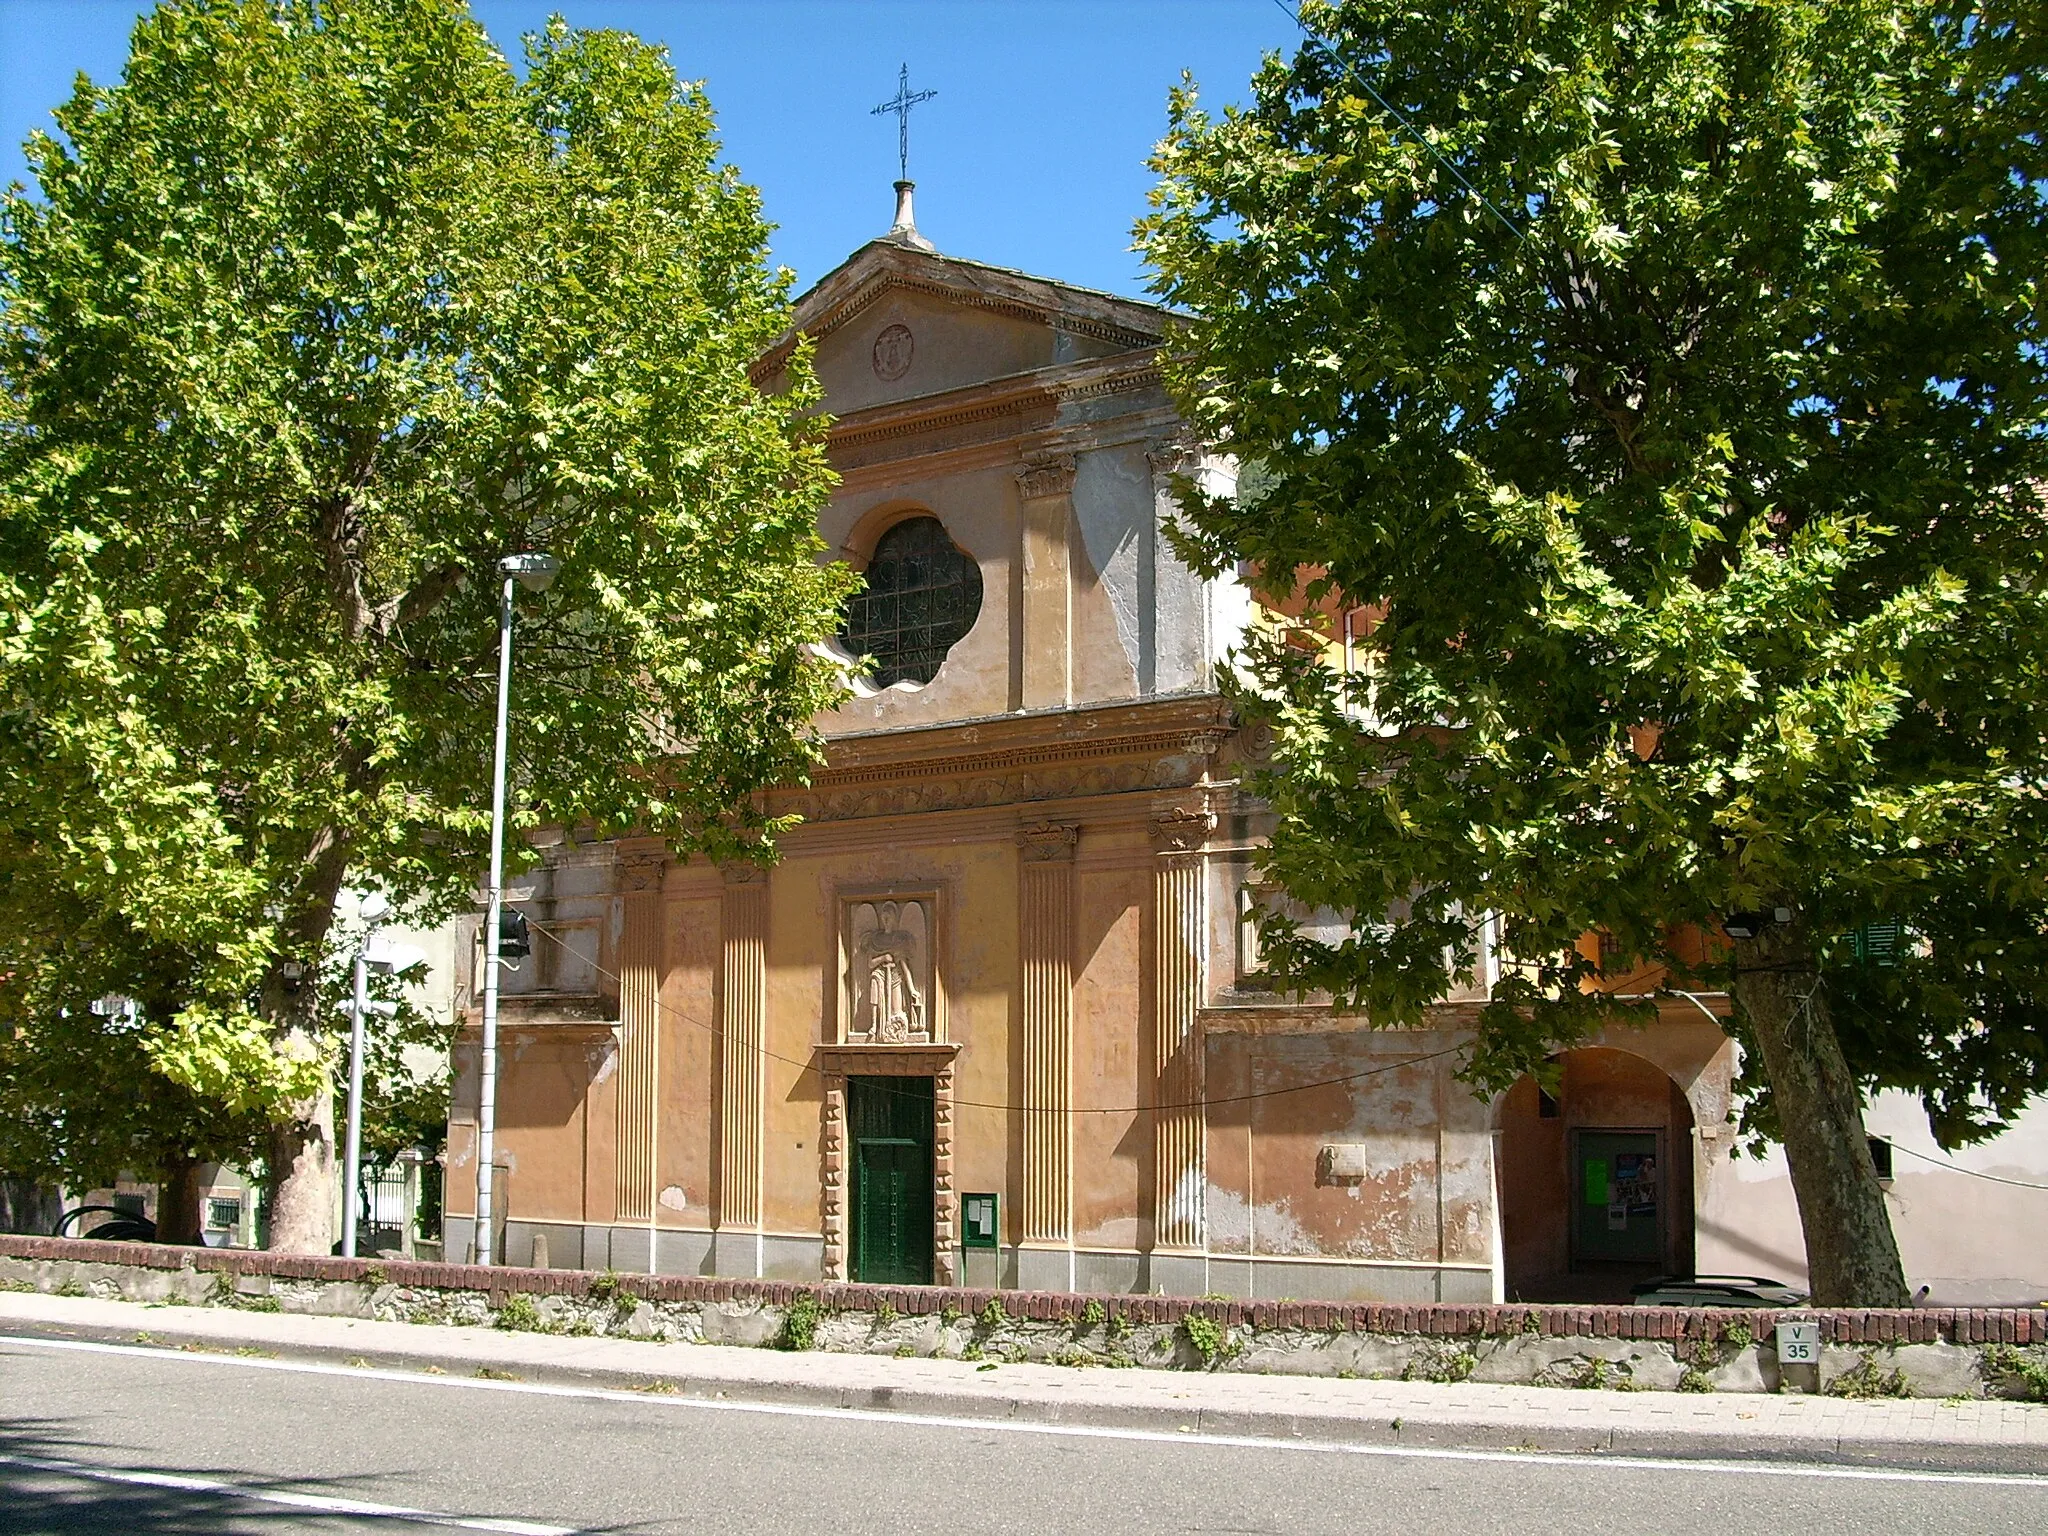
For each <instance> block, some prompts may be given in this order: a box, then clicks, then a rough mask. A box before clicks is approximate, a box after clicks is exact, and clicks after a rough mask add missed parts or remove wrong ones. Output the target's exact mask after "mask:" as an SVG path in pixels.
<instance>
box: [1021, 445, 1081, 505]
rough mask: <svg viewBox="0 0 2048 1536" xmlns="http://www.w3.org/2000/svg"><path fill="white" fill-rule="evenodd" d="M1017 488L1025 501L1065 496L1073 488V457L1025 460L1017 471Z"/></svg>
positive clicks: (1055, 456)
mask: <svg viewBox="0 0 2048 1536" xmlns="http://www.w3.org/2000/svg"><path fill="white" fill-rule="evenodd" d="M1017 488H1018V489H1019V490H1020V491H1022V492H1023V493H1024V499H1025V500H1026V501H1038V500H1040V499H1042V498H1044V497H1047V496H1064V495H1066V494H1067V493H1068V492H1069V491H1071V490H1073V488H1074V456H1073V455H1072V454H1071V453H1060V454H1048V455H1044V456H1042V457H1038V458H1031V459H1026V460H1025V461H1024V467H1023V468H1022V469H1020V470H1018V471H1017Z"/></svg>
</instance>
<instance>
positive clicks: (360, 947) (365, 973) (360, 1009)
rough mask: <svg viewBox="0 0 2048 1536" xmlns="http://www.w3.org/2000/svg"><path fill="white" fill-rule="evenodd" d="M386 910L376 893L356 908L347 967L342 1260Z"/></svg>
mask: <svg viewBox="0 0 2048 1536" xmlns="http://www.w3.org/2000/svg"><path fill="white" fill-rule="evenodd" d="M388 910H390V903H389V902H387V901H386V900H385V899H384V897H383V895H382V894H380V893H379V892H376V891H372V892H371V893H370V894H369V895H367V896H365V897H364V898H363V899H362V901H361V902H360V903H358V904H357V908H356V911H357V913H358V914H359V915H360V916H361V917H362V919H363V924H364V927H363V937H362V942H360V943H359V944H357V945H356V958H355V964H354V965H353V966H352V967H350V969H351V970H352V972H353V973H354V975H353V980H354V983H355V985H354V988H353V990H352V991H351V992H350V994H349V1005H348V1145H347V1149H346V1151H345V1152H344V1153H343V1155H342V1175H341V1256H342V1257H343V1258H345V1259H352V1258H354V1257H355V1256H356V1206H357V1204H358V1200H359V1196H360V1193H361V1186H362V1182H363V1025H364V1019H365V1016H366V1015H367V1014H369V1013H370V1012H371V1010H372V1009H373V1008H376V1007H377V1006H378V1005H377V1004H374V1003H372V1002H371V1001H370V971H371V968H372V967H375V968H376V969H377V970H380V971H388V970H390V969H391V966H390V965H389V964H388V963H387V962H384V961H378V960H372V959H371V958H370V943H371V941H372V940H373V939H374V938H375V937H376V935H377V924H378V922H379V921H381V920H382V918H383V916H384V914H385V912H387V911H388ZM385 1006H386V1007H387V1008H388V1007H389V1005H385ZM389 1011H390V1012H393V1013H395V1012H397V1009H395V1008H389Z"/></svg>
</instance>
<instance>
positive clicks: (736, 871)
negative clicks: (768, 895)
mask: <svg viewBox="0 0 2048 1536" xmlns="http://www.w3.org/2000/svg"><path fill="white" fill-rule="evenodd" d="M718 873H719V877H720V878H721V879H723V880H724V881H725V883H726V884H727V885H766V884H767V883H768V871H767V870H766V869H765V868H764V867H763V866H761V865H759V864H721V865H719V866H718Z"/></svg>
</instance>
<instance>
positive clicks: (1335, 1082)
mask: <svg viewBox="0 0 2048 1536" xmlns="http://www.w3.org/2000/svg"><path fill="white" fill-rule="evenodd" d="M528 931H529V932H533V933H540V934H545V935H546V936H547V937H548V938H549V939H550V940H552V941H553V942H554V943H556V944H557V945H560V946H561V948H562V950H563V951H564V953H567V954H571V955H576V951H574V950H573V949H570V948H569V944H568V941H567V940H566V939H563V938H561V937H560V936H559V935H557V934H553V933H549V932H548V930H547V928H546V927H545V926H544V925H542V924H540V923H531V924H529V928H528ZM576 958H577V959H579V960H581V959H584V957H583V956H581V955H576ZM588 963H589V965H590V968H591V969H592V970H593V971H595V972H596V973H597V974H598V975H600V976H602V977H604V978H605V979H606V980H608V981H611V982H614V983H617V984H618V985H620V986H622V987H623V985H624V982H623V981H622V980H621V978H620V977H619V975H618V973H617V972H615V971H608V970H606V969H605V968H604V967H603V966H601V965H599V964H597V963H596V962H595V961H590V962H588ZM654 1006H655V1009H656V1010H657V1011H658V1012H660V1013H664V1014H667V1015H669V1016H670V1017H672V1018H677V1019H681V1020H682V1021H683V1022H684V1023H685V1024H688V1025H689V1026H691V1027H692V1028H693V1029H701V1030H703V1031H704V1032H705V1033H706V1034H707V1035H721V1036H722V1035H723V1034H724V1031H723V1030H721V1029H718V1028H717V1027H716V1026H714V1025H710V1024H706V1023H705V1022H704V1021H703V1020H702V1019H698V1018H693V1017H692V1016H691V1015H690V1014H688V1013H687V1012H685V1011H684V1010H682V1009H680V1008H672V1007H670V1006H669V1005H668V1004H667V1003H664V1002H663V1001H662V1000H661V997H660V995H659V993H658V992H657V994H656V996H655V999H654ZM883 1049H886V1047H883ZM1463 1049H1464V1047H1463V1046H1462V1045H1447V1046H1445V1047H1444V1048H1443V1049H1441V1050H1436V1051H1427V1052H1425V1053H1424V1054H1422V1055H1420V1056H1409V1057H1405V1058H1404V1059H1402V1060H1400V1061H1390V1062H1388V1063H1386V1064H1385V1065H1383V1066H1378V1067H1368V1068H1366V1069H1365V1070H1364V1071H1362V1072H1350V1073H1346V1074H1345V1075H1344V1076H1342V1077H1325V1078H1318V1079H1317V1080H1316V1081H1315V1082H1312V1083H1296V1084H1293V1085H1292V1086H1290V1087H1286V1088H1268V1089H1265V1090H1264V1091H1262V1092H1259V1093H1237V1094H1231V1095H1229V1096H1227V1097H1224V1098H1214V1099H1190V1100H1188V1101H1186V1102H1185V1103H1179V1104H1134V1105H1110V1106H1090V1107H1088V1108H1082V1109H1077V1108H1073V1107H1071V1106H1070V1107H1068V1108H1066V1109H1063V1110H1059V1111H1052V1110H1047V1109H1042V1108H1033V1107H1032V1106H1030V1105H1027V1104H1005V1103H991V1102H989V1101H987V1100H984V1099H965V1098H955V1099H954V1100H953V1101H952V1103H953V1107H954V1108H955V1109H991V1110H998V1111H1001V1112H1002V1113H1005V1114H1024V1115H1044V1114H1052V1113H1059V1114H1066V1115H1143V1114H1157V1113H1159V1112H1160V1111H1162V1110H1173V1109H1208V1108H1212V1107H1214V1106H1216V1105H1219V1104H1247V1103H1250V1102H1252V1101H1253V1100H1256V1099H1277V1098H1281V1097H1283V1096H1284V1095H1286V1094H1290V1093H1310V1092H1313V1091H1314V1090H1315V1089H1318V1088H1336V1087H1341V1086H1343V1085H1344V1084H1346V1083H1355V1082H1359V1081H1362V1080H1363V1079H1365V1078H1368V1077H1378V1076H1379V1075H1380V1074H1381V1073H1384V1072H1398V1071H1400V1070H1401V1069H1402V1068H1403V1067H1413V1066H1419V1065H1421V1064H1422V1063H1423V1062H1425V1061H1437V1060H1440V1059H1442V1058H1443V1057H1445V1056H1452V1055H1455V1054H1457V1053H1458V1052H1459V1051H1461V1050H1463ZM759 1050H760V1054H761V1055H762V1056H764V1057H766V1058H767V1059H768V1060H770V1061H779V1062H781V1063H782V1064H783V1065H784V1066H787V1067H795V1068H797V1069H798V1071H799V1073H803V1072H816V1073H819V1074H820V1075H821V1076H822V1075H823V1072H824V1069H823V1068H822V1067H820V1066H819V1065H818V1064H817V1063H816V1062H813V1061H799V1060H797V1059H796V1058H795V1057H793V1056H783V1055H779V1054H778V1053H776V1052H774V1051H771V1050H769V1049H768V1047H767V1046H765V1045H763V1046H761V1047H760V1048H759Z"/></svg>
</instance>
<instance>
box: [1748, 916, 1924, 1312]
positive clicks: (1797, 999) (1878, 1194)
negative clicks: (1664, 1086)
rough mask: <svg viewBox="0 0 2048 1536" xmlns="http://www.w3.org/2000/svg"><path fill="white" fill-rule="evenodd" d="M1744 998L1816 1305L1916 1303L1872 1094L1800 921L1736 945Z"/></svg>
mask: <svg viewBox="0 0 2048 1536" xmlns="http://www.w3.org/2000/svg"><path fill="white" fill-rule="evenodd" d="M1735 959H1736V974H1735V996H1736V1000H1737V1001H1738V1002H1739V1003H1740V1004H1741V1005H1742V1011H1743V1015H1744V1017H1745V1018H1747V1019H1748V1021H1749V1026H1750V1029H1751V1030H1752V1032H1753V1033H1754V1034H1755V1036H1756V1043H1757V1046H1758V1048H1759V1049H1760V1050H1761V1051H1762V1053H1763V1058H1764V1060H1763V1066H1764V1071H1765V1073H1766V1074H1767V1075H1768V1077H1769V1079H1770V1084H1771V1097H1772V1099H1773V1100H1774V1101H1775V1103H1776V1105H1777V1111H1778V1126H1779V1134H1780V1135H1781V1136H1782V1137H1783V1138H1784V1144H1785V1161H1786V1163H1787V1165H1788V1166H1789V1167H1790V1169H1791V1173H1792V1193H1793V1195H1794V1196H1795V1197H1796V1198H1797V1199H1798V1202H1799V1225H1800V1228H1801V1230H1802V1231H1803V1232H1804V1233H1805V1236H1806V1266H1807V1276H1808V1280H1807V1284H1808V1286H1809V1287H1810V1288H1811V1290H1812V1293H1813V1300H1814V1304H1815V1305H1816V1306H1824V1307H1908V1306H1911V1305H1912V1294H1911V1293H1910V1292H1909V1291H1908V1290H1907V1289H1906V1275H1905V1269H1904V1267H1903V1266H1902V1265H1901V1264H1900V1262H1899V1245H1898V1240H1897V1239H1896V1238H1895V1237H1894V1236H1893V1235H1892V1222H1891V1213H1890V1212H1888V1211H1887V1210H1886V1209H1885V1205H1884V1190H1883V1189H1882V1188H1881V1187H1880V1186H1879V1184H1878V1182H1877V1169H1876V1168H1875V1167H1874V1166H1873V1165H1872V1163H1871V1161H1870V1144H1869V1141H1868V1140H1867V1138H1866V1136H1865V1134H1864V1130H1863V1097H1862V1094H1861V1093H1859V1092H1858V1090H1857V1087H1856V1080H1855V1077H1854V1076H1853V1075H1852V1074H1851V1073H1850V1071H1849V1064H1848V1062H1847V1061H1846V1060H1845V1059H1844V1058H1843V1055H1842V1044H1841V1041H1840V1039H1839V1038H1838V1037H1837V1036H1836V1034H1835V1026H1834V1020H1833V1019H1832V1018H1831V1017H1830V1015H1829V1013H1828V1001H1827V994H1826V993H1825V992H1823V991H1822V990H1821V985H1820V976H1819V974H1818V972H1817V971H1816V969H1815V967H1814V964H1813V957H1812V954H1811V951H1810V949H1809V947H1808V944H1807V940H1806V935H1805V932H1804V929H1803V928H1802V926H1801V925H1800V924H1799V923H1798V922H1796V921H1795V922H1794V923H1792V924H1789V925H1784V926H1779V927H1772V928H1767V929H1766V930H1765V931H1764V932H1763V933H1761V934H1759V935H1758V936H1757V937H1756V938H1754V939H1741V940H1738V941H1736V945H1735Z"/></svg>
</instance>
